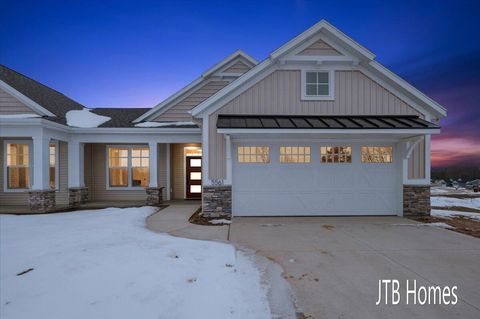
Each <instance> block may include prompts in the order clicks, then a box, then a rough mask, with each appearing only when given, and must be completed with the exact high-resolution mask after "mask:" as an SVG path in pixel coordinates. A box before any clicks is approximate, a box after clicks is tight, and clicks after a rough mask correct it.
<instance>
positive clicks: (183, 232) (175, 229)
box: [147, 201, 230, 241]
mask: <svg viewBox="0 0 480 319" xmlns="http://www.w3.org/2000/svg"><path fill="white" fill-rule="evenodd" d="M199 208H200V204H199V203H198V202H193V203H190V202H188V201H184V202H179V203H174V204H171V205H169V206H168V207H167V208H164V209H162V210H161V211H159V212H157V213H155V214H153V215H151V216H150V217H148V218H147V228H148V229H150V230H152V231H154V232H157V233H168V234H170V235H173V236H178V237H186V238H191V239H202V240H218V241H227V240H228V232H229V227H230V226H228V225H225V226H201V225H194V224H191V223H190V222H189V221H188V219H189V218H190V216H192V214H193V213H194V212H195V211H197V209H199Z"/></svg>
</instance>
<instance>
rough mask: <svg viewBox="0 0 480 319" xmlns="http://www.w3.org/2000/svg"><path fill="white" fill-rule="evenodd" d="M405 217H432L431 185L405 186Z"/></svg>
mask: <svg viewBox="0 0 480 319" xmlns="http://www.w3.org/2000/svg"><path fill="white" fill-rule="evenodd" d="M403 215H404V216H430V185H403Z"/></svg>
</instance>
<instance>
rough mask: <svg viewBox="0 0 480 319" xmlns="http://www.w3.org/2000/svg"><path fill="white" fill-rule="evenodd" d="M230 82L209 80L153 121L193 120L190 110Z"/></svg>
mask: <svg viewBox="0 0 480 319" xmlns="http://www.w3.org/2000/svg"><path fill="white" fill-rule="evenodd" d="M229 83H230V82H228V81H208V82H207V83H205V84H204V85H202V86H201V87H200V88H198V89H197V90H195V91H194V92H192V93H191V94H190V95H188V96H186V97H185V98H183V99H182V100H180V101H179V102H178V103H176V104H175V105H173V106H172V107H171V108H169V109H168V110H167V111H165V112H164V113H162V114H160V115H159V116H158V117H156V118H155V119H154V120H153V121H157V122H158V121H191V120H192V116H191V115H190V113H188V111H190V110H191V109H193V108H194V107H195V106H197V105H199V104H200V103H202V102H203V101H205V100H206V99H208V98H209V97H210V96H212V95H213V94H215V93H217V92H218V91H220V90H221V89H223V88H224V87H225V86H226V85H227V84H229Z"/></svg>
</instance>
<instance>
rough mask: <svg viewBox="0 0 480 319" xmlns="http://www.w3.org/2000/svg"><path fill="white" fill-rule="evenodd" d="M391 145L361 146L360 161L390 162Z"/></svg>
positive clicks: (391, 157)
mask: <svg viewBox="0 0 480 319" xmlns="http://www.w3.org/2000/svg"><path fill="white" fill-rule="evenodd" d="M392 155H393V148H392V147H391V146H386V147H385V146H362V163H392V162H393V156H392Z"/></svg>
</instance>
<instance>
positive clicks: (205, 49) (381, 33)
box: [0, 0, 480, 167]
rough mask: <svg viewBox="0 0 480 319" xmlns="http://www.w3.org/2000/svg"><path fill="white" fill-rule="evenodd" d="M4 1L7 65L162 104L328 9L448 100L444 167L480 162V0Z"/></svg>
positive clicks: (1, 49) (2, 42) (89, 100)
mask: <svg viewBox="0 0 480 319" xmlns="http://www.w3.org/2000/svg"><path fill="white" fill-rule="evenodd" d="M419 2H420V1H399V2H398V3H394V2H391V1H373V2H368V1H271V2H263V1H232V2H230V1H204V2H201V1H188V2H186V1H167V2H162V1H143V0H136V1H79V2H74V1H9V0H7V1H4V2H2V9H1V10H0V63H1V64H5V65H6V66H8V67H10V68H13V69H15V70H17V71H19V72H21V73H24V74H26V75H28V76H30V77H32V78H34V79H36V80H38V81H40V82H42V83H44V84H46V85H48V86H50V87H52V88H55V89H56V90H58V91H61V92H62V93H64V94H66V95H67V96H69V97H71V98H73V99H75V100H77V101H79V102H80V103H82V104H84V105H86V106H89V107H152V106H154V105H155V104H157V103H158V102H160V101H161V100H162V99H164V98H166V97H167V96H169V95H170V94H172V93H174V92H175V91H176V90H178V89H180V88H182V87H183V86H185V85H187V84H188V83H189V82H190V81H192V80H193V79H195V78H196V77H197V76H198V75H199V74H201V72H202V71H204V70H205V69H207V68H208V67H210V66H211V65H213V64H215V63H216V62H218V61H219V60H220V59H222V58H224V57H225V56H227V55H228V54H230V53H232V52H233V51H235V50H236V49H242V50H244V51H246V52H247V53H249V54H250V55H252V56H253V57H255V58H256V59H258V60H263V59H264V58H266V57H267V56H268V54H269V53H270V52H271V51H273V50H274V49H276V48H278V47H279V46H280V45H282V44H283V43H285V42H286V41H288V40H290V39H291V38H293V37H294V36H295V35H297V34H299V33H300V32H302V31H304V30H305V29H307V28H308V27H310V26H311V25H313V24H315V23H316V22H318V21H319V20H321V19H322V18H324V19H326V20H328V21H329V22H331V23H332V24H333V25H335V26H336V27H338V28H339V29H340V30H342V31H343V32H345V33H346V34H348V35H349V36H351V37H352V38H354V39H355V40H357V41H358V42H359V43H361V44H362V45H364V46H365V47H367V48H368V49H369V50H371V51H373V52H374V53H375V54H376V55H377V58H376V59H377V60H378V61H379V62H380V63H382V64H384V65H385V66H387V67H388V68H390V69H391V70H392V71H394V72H396V73H397V74H398V75H400V76H401V77H403V78H404V79H406V80H407V81H409V82H410V83H412V84H413V85H415V86H416V87H417V88H419V89H420V90H422V91H423V92H424V93H426V94H427V95H429V96H430V97H432V98H433V99H435V100H436V101H437V102H439V103H440V104H442V105H443V106H445V107H446V108H447V109H448V117H447V118H446V119H444V120H442V122H441V125H442V127H443V128H442V134H441V135H439V136H435V137H434V138H433V144H432V166H433V167H446V166H477V167H478V166H480V41H479V39H480V28H479V27H478V15H479V12H480V1H459V0H457V1H423V2H422V3H419Z"/></svg>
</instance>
